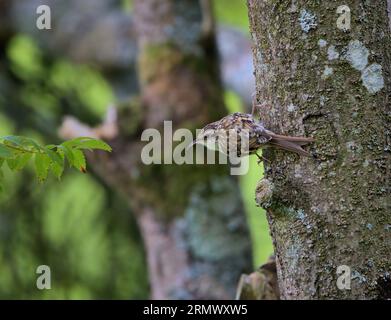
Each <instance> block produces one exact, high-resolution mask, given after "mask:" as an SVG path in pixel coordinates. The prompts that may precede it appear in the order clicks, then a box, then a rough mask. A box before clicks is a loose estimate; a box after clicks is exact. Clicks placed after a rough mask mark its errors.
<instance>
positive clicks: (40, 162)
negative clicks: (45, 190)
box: [35, 153, 50, 182]
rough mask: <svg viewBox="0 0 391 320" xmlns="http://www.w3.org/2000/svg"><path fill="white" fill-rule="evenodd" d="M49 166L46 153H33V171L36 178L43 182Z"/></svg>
mask: <svg viewBox="0 0 391 320" xmlns="http://www.w3.org/2000/svg"><path fill="white" fill-rule="evenodd" d="M49 167H50V158H49V156H48V155H47V154H46V153H37V154H36V155H35V172H36V174H37V177H38V180H39V181H40V182H43V181H45V180H46V178H47V176H48V172H49Z"/></svg>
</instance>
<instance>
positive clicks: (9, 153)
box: [0, 143, 13, 159]
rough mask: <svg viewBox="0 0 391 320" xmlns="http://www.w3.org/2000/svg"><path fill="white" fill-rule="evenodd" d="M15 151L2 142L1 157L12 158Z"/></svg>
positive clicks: (0, 145) (0, 146)
mask: <svg viewBox="0 0 391 320" xmlns="http://www.w3.org/2000/svg"><path fill="white" fill-rule="evenodd" d="M12 157H13V153H12V151H11V150H10V149H8V148H7V147H6V146H5V145H3V144H1V143H0V158H5V159H7V158H12Z"/></svg>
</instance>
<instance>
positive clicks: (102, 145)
mask: <svg viewBox="0 0 391 320" xmlns="http://www.w3.org/2000/svg"><path fill="white" fill-rule="evenodd" d="M76 148H78V149H99V150H104V151H109V152H110V151H111V150H112V149H111V147H110V146H109V145H108V144H107V143H106V142H103V141H102V140H84V141H81V142H80V144H79V145H77V146H76Z"/></svg>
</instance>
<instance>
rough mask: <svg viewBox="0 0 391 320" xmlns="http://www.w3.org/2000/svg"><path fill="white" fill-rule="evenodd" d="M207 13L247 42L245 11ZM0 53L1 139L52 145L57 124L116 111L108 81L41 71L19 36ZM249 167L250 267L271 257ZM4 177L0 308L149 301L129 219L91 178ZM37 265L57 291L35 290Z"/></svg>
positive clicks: (39, 55) (34, 50)
mask: <svg viewBox="0 0 391 320" xmlns="http://www.w3.org/2000/svg"><path fill="white" fill-rule="evenodd" d="M214 5H215V13H216V16H217V21H218V22H219V23H222V24H228V25H232V26H235V27H238V28H239V29H241V30H242V31H244V32H247V33H248V17H247V8H246V4H245V1H243V0H229V1H227V0H214ZM123 7H124V10H126V11H131V1H123ZM3 49H4V52H3V55H4V58H5V60H6V61H7V66H5V69H6V71H7V72H8V73H9V74H11V75H12V82H13V86H10V85H9V83H7V81H4V79H3V75H2V74H1V73H0V135H6V134H17V135H27V136H30V137H33V138H35V139H37V140H39V141H41V142H44V143H56V142H59V140H58V137H57V135H56V129H57V127H58V125H59V123H60V120H61V117H62V116H63V115H64V114H68V113H71V114H77V116H78V118H80V119H81V120H83V121H85V122H88V123H91V124H94V123H98V122H99V121H100V119H101V118H102V117H103V115H104V112H105V110H106V107H107V105H108V104H109V103H112V102H115V96H116V94H115V92H114V90H113V88H112V86H111V84H110V81H109V80H108V79H107V78H106V77H105V76H104V75H102V73H101V72H100V71H99V70H98V69H97V68H94V66H90V65H84V64H75V63H72V62H70V61H67V60H65V59H63V58H59V59H55V60H54V61H52V60H51V61H47V58H46V57H45V55H44V54H43V52H42V50H41V49H40V47H39V46H38V44H37V43H35V42H34V40H33V39H32V38H31V37H30V36H28V35H26V34H22V33H19V34H17V35H15V36H13V38H12V39H11V40H10V41H8V42H7V47H6V48H3ZM3 71H4V70H3ZM15 88H16V89H15ZM11 96H12V97H14V98H13V99H14V100H13V101H12V104H13V106H12V107H10V101H9V99H10V97H11ZM225 101H226V104H227V107H228V109H229V111H230V112H233V111H239V110H243V108H244V107H243V106H242V104H241V100H240V99H239V97H238V96H237V95H236V94H235V93H233V92H232V91H226V92H225ZM80 106H82V107H80ZM256 160H257V158H256V157H251V167H250V171H249V173H248V174H247V175H246V176H242V177H241V178H240V179H241V181H240V183H241V190H242V194H243V199H244V203H245V206H246V211H247V215H248V223H249V226H250V231H251V237H252V243H253V261H254V267H257V266H259V265H260V264H262V263H263V262H264V261H266V260H267V258H268V257H269V255H270V254H271V253H272V244H271V240H270V237H269V231H268V226H267V221H266V218H265V214H264V212H263V211H262V210H261V209H260V208H257V207H256V206H255V201H254V192H255V186H256V184H257V182H258V180H259V179H260V178H261V176H262V171H263V169H262V167H261V166H259V165H258V164H257V161H256ZM4 174H5V177H4V180H5V182H4V185H5V186H6V187H5V188H6V190H4V191H3V192H2V193H0V237H1V241H0V298H2V299H15V298H29V299H31V298H33V299H39V298H51V299H89V298H112V299H116V298H118V299H137V298H138V299H142V298H148V292H149V288H148V279H147V274H146V262H145V254H144V251H143V247H142V242H141V239H140V235H139V233H138V231H137V227H136V224H135V221H134V218H133V217H132V215H131V214H130V212H129V208H128V206H127V204H126V203H125V202H124V200H123V199H121V198H120V197H119V196H117V195H115V194H113V193H112V192H111V191H110V189H109V188H108V187H106V186H105V185H104V184H103V183H102V182H101V181H99V178H98V177H96V176H94V175H93V174H92V173H90V174H88V175H81V174H78V173H74V172H72V171H70V170H69V171H68V172H66V173H65V175H64V178H63V179H62V181H61V182H60V183H58V182H57V181H55V180H54V179H53V178H52V179H50V180H49V181H48V182H47V183H45V184H39V183H38V182H37V181H36V179H35V177H34V174H33V171H32V170H31V168H27V170H24V171H23V172H20V173H19V174H11V173H10V172H8V171H5V172H4ZM41 264H46V265H49V266H51V267H52V268H53V269H55V270H56V272H55V273H53V275H52V285H53V284H54V283H55V288H56V290H42V291H41V290H37V289H36V287H35V281H36V278H37V274H36V273H35V272H36V268H37V266H38V265H41Z"/></svg>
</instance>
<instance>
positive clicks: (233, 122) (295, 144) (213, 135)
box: [193, 112, 314, 158]
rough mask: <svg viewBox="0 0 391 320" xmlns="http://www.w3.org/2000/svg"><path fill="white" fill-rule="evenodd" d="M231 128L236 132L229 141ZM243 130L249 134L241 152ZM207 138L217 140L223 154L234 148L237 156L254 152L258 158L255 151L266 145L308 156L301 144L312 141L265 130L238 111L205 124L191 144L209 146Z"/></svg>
mask: <svg viewBox="0 0 391 320" xmlns="http://www.w3.org/2000/svg"><path fill="white" fill-rule="evenodd" d="M231 130H234V131H235V132H236V133H237V136H236V139H235V140H234V141H231V140H232V139H227V136H228V135H229V132H232V131H231ZM243 130H248V134H249V140H248V151H247V152H246V154H242V153H243V152H242V151H241V143H242V141H241V137H240V135H239V134H240V132H242V131H243ZM208 139H209V140H210V139H215V140H216V141H217V147H218V150H219V151H221V152H223V153H225V154H229V150H236V151H237V155H238V156H243V155H247V154H256V155H257V156H258V157H259V158H260V156H259V155H258V154H257V151H258V150H259V149H263V148H267V147H274V148H279V149H283V150H287V151H292V152H296V153H297V154H299V155H302V156H310V154H309V153H308V152H307V151H306V150H304V149H303V148H302V146H303V145H306V144H308V143H310V142H312V141H314V139H313V138H306V137H291V136H285V135H279V134H275V133H274V132H272V131H270V130H267V129H266V128H265V127H264V126H263V125H262V123H261V122H260V121H258V120H256V119H254V117H253V116H252V115H251V114H245V113H239V112H236V113H233V114H230V115H228V116H226V117H224V118H222V119H221V120H219V121H216V122H213V123H210V124H208V125H206V126H205V127H204V128H203V129H202V130H201V132H200V133H199V135H198V136H197V139H196V140H194V142H193V144H194V143H201V144H204V145H206V146H208V147H210V144H208V143H207V140H208ZM233 144H234V145H233ZM230 147H231V149H230Z"/></svg>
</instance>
